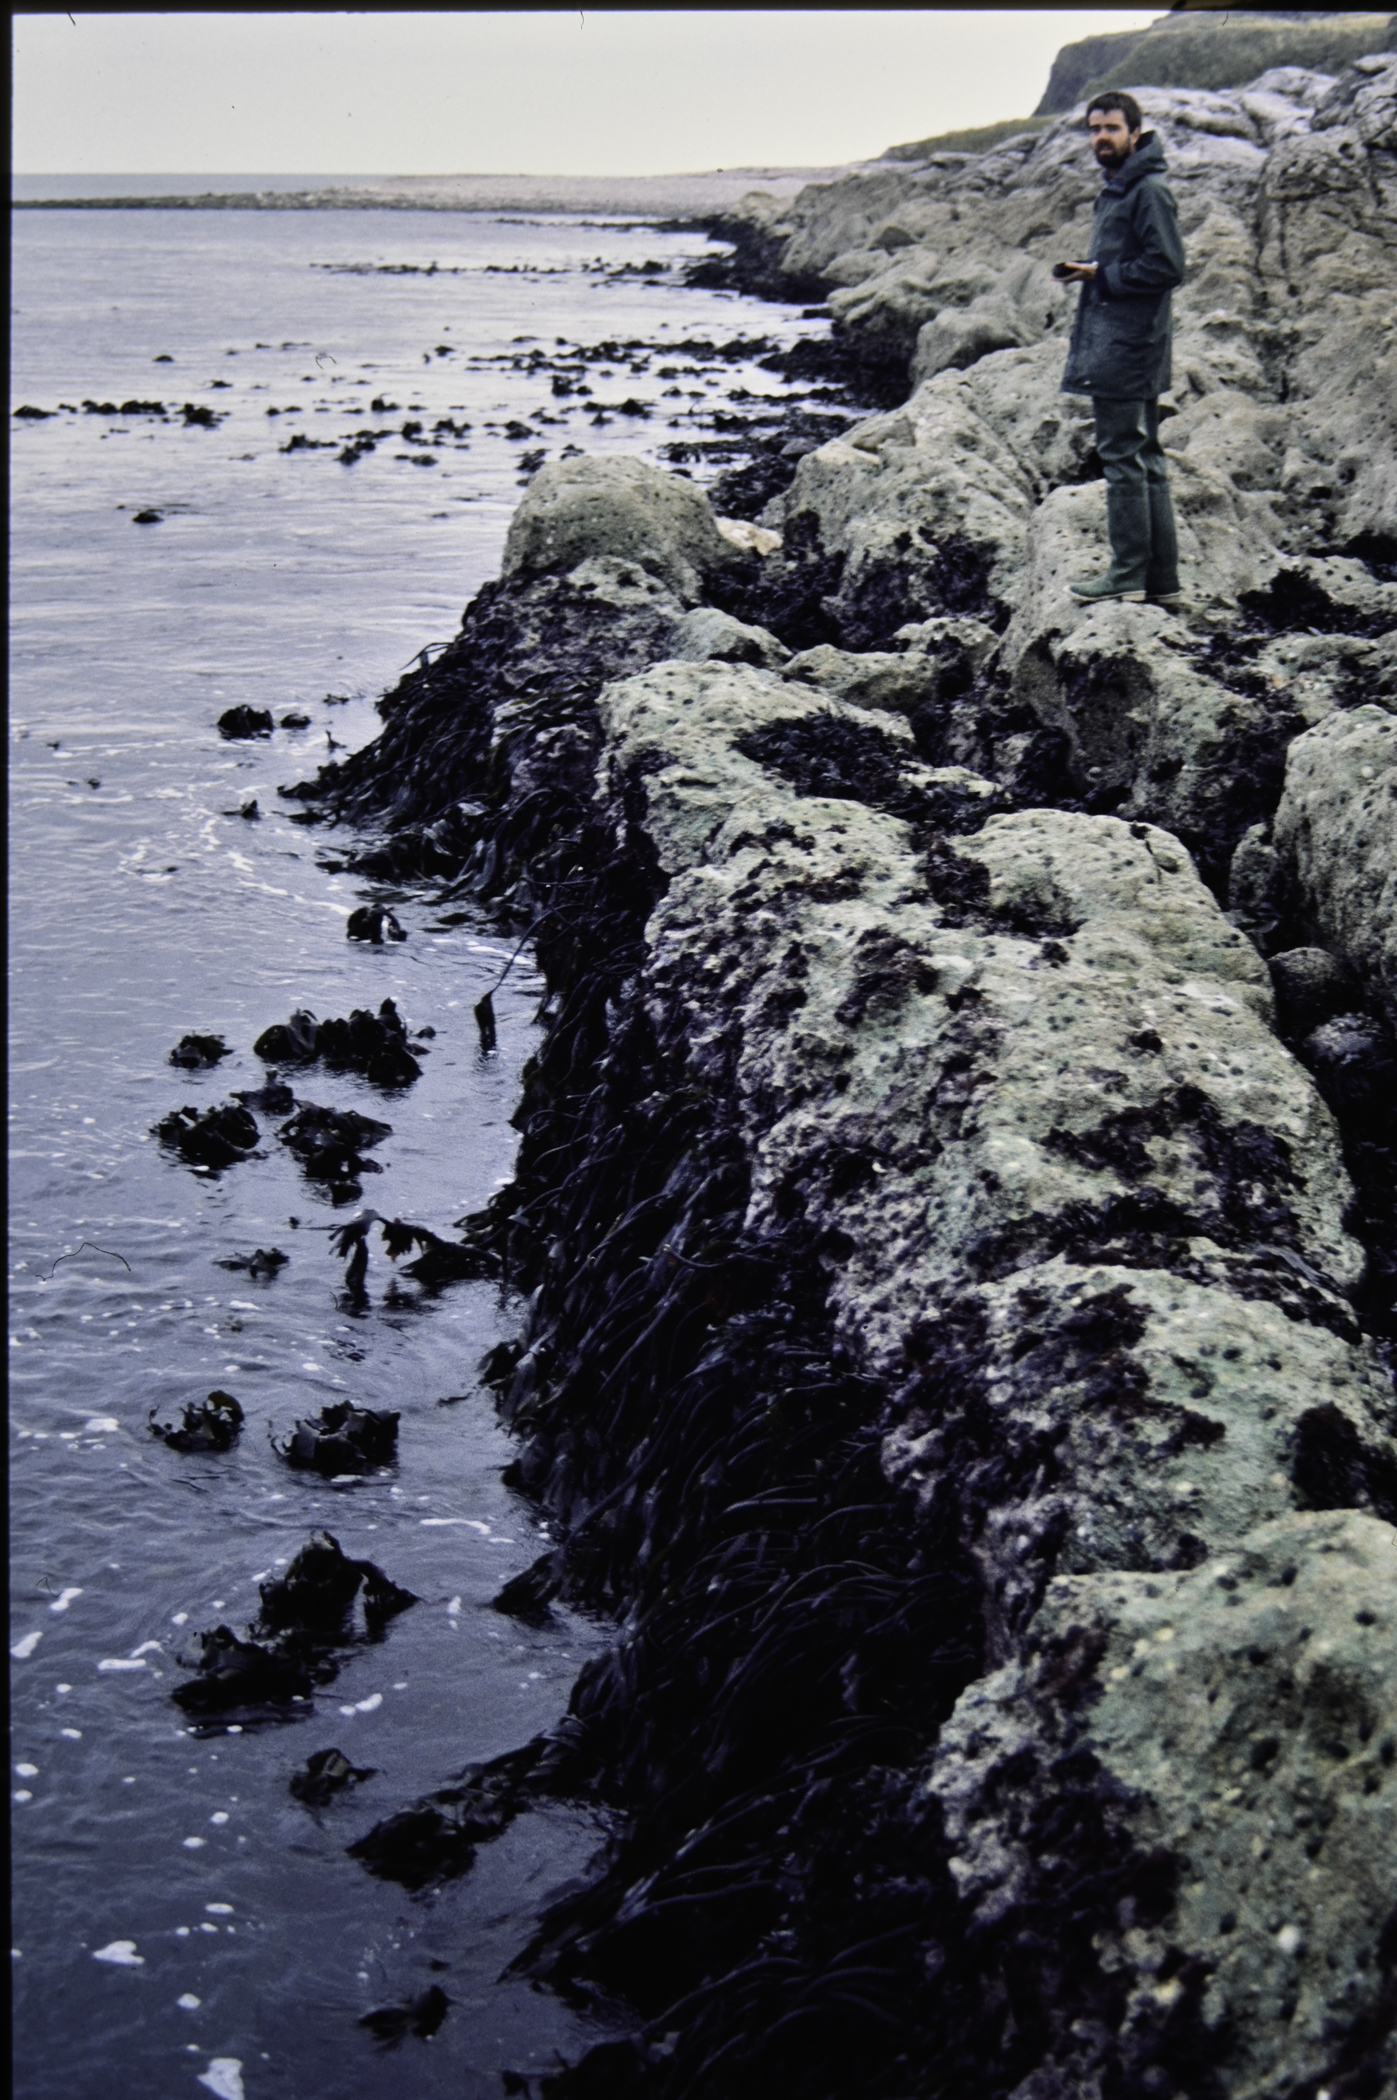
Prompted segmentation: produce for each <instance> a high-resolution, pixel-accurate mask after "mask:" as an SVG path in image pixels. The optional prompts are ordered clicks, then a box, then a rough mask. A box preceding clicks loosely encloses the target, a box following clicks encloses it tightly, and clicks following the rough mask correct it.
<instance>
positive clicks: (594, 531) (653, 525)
mask: <svg viewBox="0 0 1397 2100" xmlns="http://www.w3.org/2000/svg"><path fill="white" fill-rule="evenodd" d="M736 551H737V550H735V549H734V547H733V546H732V545H731V543H730V542H729V541H728V540H726V539H724V537H723V535H722V534H721V533H720V532H719V530H718V526H717V523H716V521H715V519H714V516H713V512H712V509H711V508H710V506H709V502H708V498H707V497H706V496H705V495H704V494H703V492H702V491H701V490H700V489H696V488H695V487H694V485H693V483H692V482H689V481H685V480H683V479H682V478H681V477H680V476H678V475H675V474H665V473H662V472H661V470H660V469H659V468H658V467H650V466H647V465H645V463H644V462H643V461H642V460H638V459H593V458H587V457H583V458H581V459H566V460H558V461H555V462H554V464H553V465H551V466H547V467H544V468H542V469H541V470H540V472H539V473H537V474H536V475H535V476H534V478H533V480H532V481H531V482H530V483H529V486H528V489H527V491H526V493H525V496H524V500H523V502H522V503H521V504H520V505H519V508H518V510H516V511H515V513H514V516H513V518H512V519H511V521H510V527H509V533H508V535H507V537H506V539H505V548H504V560H503V563H502V565H501V566H502V572H503V574H504V576H505V578H506V579H507V580H511V581H514V580H517V581H520V582H523V581H526V580H527V579H528V578H529V577H531V576H539V575H542V574H544V573H545V572H557V571H566V570H570V569H574V568H576V567H577V566H578V565H579V563H581V562H583V561H586V560H587V559H589V558H591V557H598V556H607V555H610V556H612V557H614V558H616V559H619V560H621V561H627V562H633V563H634V564H635V565H636V567H637V568H640V569H642V570H644V571H645V572H646V573H647V574H648V575H651V576H655V577H658V578H659V579H660V580H661V582H663V583H665V584H667V585H668V586H669V588H670V589H671V590H673V591H675V592H676V593H677V594H678V595H679V596H680V597H681V598H682V599H684V600H685V601H686V602H688V603H691V604H692V603H693V602H694V600H696V599H697V598H699V597H700V596H701V595H702V592H703V585H704V582H705V580H706V579H707V578H708V577H710V576H712V575H713V574H715V573H716V571H718V570H719V569H722V568H723V567H725V566H726V565H727V564H728V563H730V562H731V561H732V560H734V559H735V556H736Z"/></svg>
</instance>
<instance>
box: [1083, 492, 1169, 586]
mask: <svg viewBox="0 0 1397 2100" xmlns="http://www.w3.org/2000/svg"><path fill="white" fill-rule="evenodd" d="M1106 530H1107V534H1108V536H1109V538H1110V542H1111V566H1110V568H1109V569H1108V570H1107V571H1106V574H1105V575H1104V576H1093V577H1092V578H1090V580H1089V581H1087V582H1085V583H1072V584H1069V585H1068V589H1069V590H1070V591H1071V593H1072V596H1073V597H1074V598H1076V599H1078V600H1079V601H1080V602H1081V603H1082V604H1083V605H1100V604H1102V603H1103V602H1104V601H1105V600H1106V599H1108V598H1123V599H1124V600H1125V601H1126V603H1127V604H1130V605H1143V604H1144V602H1145V577H1146V574H1147V572H1148V569H1149V565H1150V511H1149V504H1148V502H1147V500H1146V496H1145V491H1144V489H1142V488H1112V487H1111V485H1110V483H1109V482H1108V483H1107V485H1106Z"/></svg>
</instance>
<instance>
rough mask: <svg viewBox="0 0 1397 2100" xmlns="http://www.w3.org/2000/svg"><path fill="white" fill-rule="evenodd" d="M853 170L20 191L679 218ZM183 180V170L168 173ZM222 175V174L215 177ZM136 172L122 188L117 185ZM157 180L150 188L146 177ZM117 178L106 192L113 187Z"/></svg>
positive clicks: (54, 202) (111, 199)
mask: <svg viewBox="0 0 1397 2100" xmlns="http://www.w3.org/2000/svg"><path fill="white" fill-rule="evenodd" d="M849 172H850V169H849V168H848V167H828V168H722V169H714V170H712V171H710V172H708V173H704V174H695V175H618V176H610V177H608V176H580V175H557V176H548V175H450V176H425V175H414V176H391V177H383V178H381V179H379V180H377V181H375V180H372V179H364V180H360V181H348V180H344V179H341V180H339V181H336V182H316V181H315V179H314V178H313V177H312V178H310V179H308V180H307V181H306V182H305V183H304V186H302V187H294V186H292V185H293V183H294V178H291V179H290V180H288V178H286V177H284V176H283V177H272V176H269V177H266V178H259V177H255V176H250V177H247V178H245V180H246V182H247V183H248V184H252V183H257V182H261V183H263V185H264V186H262V187H258V188H253V187H242V186H241V185H240V182H239V179H238V178H236V177H223V178H221V180H222V184H223V186H222V187H220V188H213V189H206V190H200V189H198V188H197V187H196V185H197V182H198V180H199V178H198V177H186V178H183V179H184V181H185V182H186V184H187V187H184V188H181V189H172V190H170V191H168V192H167V191H163V190H161V189H159V188H157V187H155V185H156V184H157V183H158V182H159V181H160V180H161V178H159V177H146V178H142V177H141V176H135V177H128V178H122V177H117V176H106V177H102V176H94V177H91V178H88V180H90V182H91V189H90V190H89V191H88V192H87V194H85V195H71V196H68V195H62V194H53V192H52V191H50V193H49V194H47V195H44V194H38V195H28V196H25V195H13V196H12V197H11V209H12V210H14V211H457V212H459V211H524V212H543V213H557V214H560V215H561V214H564V213H576V212H605V213H616V214H622V215H625V216H628V217H642V218H657V219H659V218H675V217H688V216H696V215H700V214H703V213H707V212H719V211H724V210H727V209H729V208H730V207H731V206H732V205H734V204H736V203H737V201H738V199H739V198H740V197H742V196H743V195H745V194H746V192H747V191H749V190H753V189H765V190H768V191H771V192H773V193H774V194H776V195H778V196H794V195H795V194H796V192H797V191H798V190H800V189H803V188H804V187H805V185H806V184H807V183H811V182H828V181H833V180H835V179H836V178H838V177H839V176H841V175H846V174H848V173H849ZM79 179H80V178H75V177H72V176H68V177H60V176H54V177H41V176H17V177H16V178H15V179H14V187H15V188H17V189H26V188H32V189H34V190H38V189H39V187H40V185H41V184H47V183H52V184H53V185H54V188H55V189H61V188H62V186H63V185H64V184H66V183H75V182H76V181H77V180H79ZM164 179H165V180H169V181H179V180H180V179H181V178H179V177H167V178H164ZM214 180H215V181H219V180H220V178H217V177H215V178H214ZM123 181H129V182H130V184H131V187H130V188H129V189H127V190H122V191H120V192H118V191H117V190H116V188H115V185H116V184H117V183H119V182H123ZM147 183H148V184H150V185H151V186H150V187H146V186H144V185H145V184H147ZM106 185H111V186H112V187H111V188H110V190H109V191H107V193H106V194H104V193H103V191H104V187H105V186H106Z"/></svg>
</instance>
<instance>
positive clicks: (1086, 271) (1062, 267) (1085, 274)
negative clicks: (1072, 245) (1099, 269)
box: [1053, 262, 1096, 284]
mask: <svg viewBox="0 0 1397 2100" xmlns="http://www.w3.org/2000/svg"><path fill="white" fill-rule="evenodd" d="M1053 275H1054V277H1057V278H1059V279H1060V280H1061V282H1062V283H1063V284H1090V283H1091V281H1092V279H1093V277H1095V275H1096V264H1095V263H1094V262H1088V263H1073V262H1065V263H1059V264H1058V266H1057V268H1056V269H1055V270H1054V271H1053Z"/></svg>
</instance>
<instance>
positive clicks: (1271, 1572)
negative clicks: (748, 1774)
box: [927, 1511, 1397, 2100]
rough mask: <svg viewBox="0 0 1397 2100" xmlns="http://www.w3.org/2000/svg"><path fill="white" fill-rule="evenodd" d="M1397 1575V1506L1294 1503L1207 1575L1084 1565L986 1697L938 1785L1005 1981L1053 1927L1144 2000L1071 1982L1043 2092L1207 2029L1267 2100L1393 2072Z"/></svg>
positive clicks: (1375, 2087) (980, 1935) (1191, 2045)
mask: <svg viewBox="0 0 1397 2100" xmlns="http://www.w3.org/2000/svg"><path fill="white" fill-rule="evenodd" d="M1395 1597H1397V1533H1394V1531H1393V1529H1392V1527H1391V1525H1390V1524H1389V1523H1385V1522H1381V1521H1379V1520H1378V1519H1376V1518H1375V1517H1372V1516H1369V1515H1360V1514H1356V1513H1354V1512H1352V1511H1335V1512H1332V1513H1324V1514H1314V1515H1305V1514H1298V1513H1295V1514H1290V1515H1287V1516H1284V1517H1280V1518H1277V1519H1276V1520H1274V1521H1273V1522H1271V1523H1269V1524H1265V1525H1262V1526H1260V1527H1258V1528H1257V1529H1255V1530H1253V1531H1251V1532H1249V1533H1247V1534H1246V1535H1245V1536H1244V1537H1242V1538H1239V1539H1238V1540H1237V1541H1236V1542H1235V1543H1234V1545H1233V1546H1232V1547H1231V1549H1230V1550H1229V1551H1228V1552H1227V1554H1226V1555H1225V1556H1222V1557H1220V1558H1218V1559H1217V1560H1215V1561H1210V1562H1209V1563H1208V1564H1207V1565H1206V1566H1203V1567H1200V1568H1198V1569H1196V1570H1194V1571H1193V1572H1191V1573H1182V1574H1173V1575H1170V1574H1161V1575H1144V1574H1121V1575H1090V1576H1085V1577H1077V1578H1067V1579H1059V1580H1058V1581H1056V1582H1054V1583H1053V1585H1052V1586H1051V1588H1050V1590H1049V1593H1048V1597H1047V1601H1046V1602H1045V1604H1044V1606H1043V1608H1042V1610H1041V1612H1040V1613H1039V1616H1038V1618H1037V1620H1036V1621H1035V1622H1034V1627H1033V1632H1032V1636H1031V1639H1030V1642H1029V1644H1028V1648H1027V1652H1026V1653H1025V1655H1024V1657H1023V1658H1022V1659H1021V1660H1018V1659H1016V1660H1015V1661H1014V1662H1012V1663H1009V1664H1008V1665H1006V1666H1005V1667H1004V1668H1003V1669H1002V1670H1000V1671H998V1672H997V1673H996V1674H995V1675H993V1676H991V1677H989V1678H987V1679H984V1680H982V1681H981V1682H980V1683H979V1684H977V1685H975V1686H973V1687H972V1688H971V1689H970V1690H969V1691H968V1692H966V1693H965V1694H964V1695H963V1697H962V1698H961V1700H960V1703H959V1705H958V1706H957V1708H956V1711H955V1714H954V1715H953V1717H952V1719H951V1721H950V1723H949V1725H948V1726H947V1727H946V1729H945V1730H944V1731H943V1733H942V1737H941V1741H940V1744H939V1746H938V1748H937V1751H936V1755H935V1758H934V1760H933V1763H932V1766H931V1770H930V1774H929V1777H928V1782H927V1785H928V1792H929V1794H930V1796H931V1799H932V1800H933V1802H934V1803H935V1804H936V1805H937V1807H938V1808H939V1809H940V1812H941V1815H942V1817H943V1819H944V1828H945V1832H946V1838H947V1842H948V1845H949V1849H950V1854H951V1858H950V1865H951V1872H952V1874H953V1875H954V1878H955V1881H956V1884H957V1888H958V1891H959V1894H960V1898H961V1902H962V1904H963V1905H964V1907H965V1909H966V1911H967V1913H968V1914H969V1919H970V1920H973V1925H972V1926H971V1931H972V1933H973V1943H974V1944H975V1945H976V1946H977V1948H978V1950H979V1960H980V1964H981V1966H982V1969H983V1971H984V1972H986V1987H992V1985H991V1983H990V1979H991V1978H1002V1977H1003V1976H1005V1975H1006V1974H1008V1973H1009V1972H1010V1969H1011V1965H1012V1964H1014V1963H1015V1960H1016V1950H1018V1951H1017V1964H1018V1974H1019V1976H1020V1979H1021V1982H1020V1987H1021V1988H1024V1987H1026V1986H1027V1984H1028V1974H1027V1973H1026V1971H1025V1967H1024V1964H1025V1959H1026V1958H1027V1961H1028V1964H1029V1966H1030V1968H1031V1967H1032V1965H1033V1955H1032V1954H1031V1952H1029V1950H1030V1949H1032V1948H1033V1947H1034V1946H1035V1944H1036V1945H1038V1946H1042V1945H1043V1944H1044V1942H1043V1940H1042V1939H1041V1938H1035V1935H1042V1934H1043V1933H1044V1932H1046V1934H1047V1936H1048V1943H1049V1944H1053V1945H1054V1951H1055V1953H1056V1954H1057V1957H1058V1959H1059V1960H1060V1961H1067V1960H1070V1959H1071V1957H1072V1955H1073V1954H1074V1953H1075V1954H1077V1955H1078V1957H1079V1958H1080V1959H1081V1960H1082V1961H1083V1962H1084V1963H1085V1964H1086V1965H1087V1968H1088V1969H1089V1970H1091V1969H1094V1970H1095V1974H1096V1976H1097V1978H1098V1980H1099V1984H1100V1986H1101V1987H1102V1997H1103V1998H1105V1997H1106V1996H1107V1995H1108V1994H1109V1996H1110V1999H1111V2000H1112V2002H1114V2004H1115V2005H1116V2006H1117V2007H1119V2008H1120V2013H1119V2014H1118V2015H1117V2017H1115V2018H1113V2019H1112V2020H1111V2022H1110V2023H1109V2025H1108V2026H1105V2027H1099V2026H1094V2025H1093V2023H1092V2022H1090V2021H1088V2020H1081V2019H1077V2020H1073V2019H1072V2017H1071V2015H1072V2013H1073V2011H1074V2010H1076V2005H1075V2003H1073V2002H1069V2003H1068V2004H1067V2005H1065V2006H1058V2007H1054V2006H1053V2003H1052V1999H1051V1995H1049V1996H1048V2000H1047V2006H1046V2010H1047V2012H1048V2016H1049V2018H1048V2025H1049V2034H1050V2037H1051V2039H1050V2040H1048V2042H1047V2047H1046V2050H1045V2060H1044V2061H1043V2062H1042V2064H1041V2067H1040V2069H1039V2071H1038V2072H1037V2073H1036V2074H1035V2076H1034V2079H1033V2080H1032V2081H1031V2082H1030V2083H1031V2090H1032V2091H1033V2092H1034V2093H1039V2092H1042V2093H1047V2092H1053V2093H1066V2092H1071V2093H1074V2094H1091V2095H1093V2096H1096V2095H1099V2094H1100V2093H1101V2092H1102V2091H1103V2090H1104V2089H1107V2088H1108V2087H1109V2089H1115V2090H1119V2089H1121V2084H1122V2074H1124V2082H1125V2084H1126V2085H1127V2086H1130V2085H1134V2087H1135V2089H1137V2090H1140V2091H1152V2090H1155V2087H1154V2086H1153V2085H1151V2084H1149V2083H1147V2082H1146V2081H1147V2079H1148V2076H1149V2071H1150V2067H1151V2066H1152V2065H1153V2064H1158V2063H1159V2061H1160V2059H1161V2057H1162V2058H1164V2059H1165V2060H1166V2061H1167V2060H1168V2059H1169V2058H1170V2056H1171V2055H1173V2056H1174V2057H1175V2058H1176V2060H1177V2057H1178V2055H1179V2054H1182V2053H1187V2054H1188V2055H1189V2056H1190V2057H1191V2059H1192V2060H1193V2061H1194V2062H1195V2063H1198V2062H1202V2063H1206V2064H1208V2065H1209V2066H1210V2068H1211V2073H1212V2076H1213V2078H1214V2079H1215V2080H1216V2081H1217V2086H1216V2089H1217V2090H1218V2091H1222V2092H1227V2093H1229V2094H1236V2095H1238V2096H1241V2095H1246V2096H1248V2100H1253V2096H1254V2100H1280V2096H1282V2095H1286V2094H1292V2093H1295V2092H1296V2091H1298V2090H1305V2091H1309V2092H1318V2091H1319V2090H1321V2089H1323V2088H1325V2087H1326V2086H1328V2087H1331V2088H1332V2089H1334V2090H1342V2085H1341V2080H1342V2079H1343V2078H1344V2076H1345V2074H1346V2073H1348V2074H1357V2075H1358V2076H1359V2077H1361V2078H1362V2080H1363V2081H1364V2083H1363V2090H1366V2091H1370V2092H1372V2093H1374V2094H1376V2093H1378V2092H1380V2091H1387V2090H1388V2089H1389V2084H1388V2081H1389V2080H1390V2079H1391V2078H1392V2077H1393V2076H1394V2074H1397V2054H1395V2053H1394V2050H1393V2042H1392V2036H1391V2022H1390V2019H1389V2018H1388V2017H1386V2016H1385V2013H1384V2011H1383V2009H1382V2008H1383V2006H1384V2001H1385V1997H1386V1994H1388V1993H1390V1991H1391V1989H1392V1981H1391V1978H1392V1950H1391V1945H1390V1941H1391V1926H1390V1923H1389V1922H1388V1921H1389V1919H1390V1916H1391V1910H1392V1892H1393V1889H1394V1888H1397V1816H1395V1815H1394V1813H1393V1789H1394V1787H1397V1703H1394V1686H1395V1685H1397V1611H1394V1598H1395ZM1069 1890H1071V1891H1073V1896H1072V1898H1071V1900H1070V1907H1069V1910H1068V1916H1067V1917H1065V1916H1064V1903H1063V1897H1064V1895H1065V1893H1066V1892H1067V1891H1069ZM1069 1917H1070V1922H1069V1921H1068V1919H1069ZM1026 1935H1028V1937H1025V1936H1026ZM1079 1974H1080V1972H1079ZM1080 1989H1081V1985H1080V1983H1079V1984H1078V1990H1080ZM1076 1996H1077V1993H1076V1992H1074V1993H1073V1994H1072V1997H1073V1999H1074V2000H1075V1999H1076ZM1171 2044H1172V2046H1171ZM1159 2089H1160V2090H1163V2089H1164V2088H1163V2087H1160V2088H1159ZM1021 2090H1022V2089H1021Z"/></svg>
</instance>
